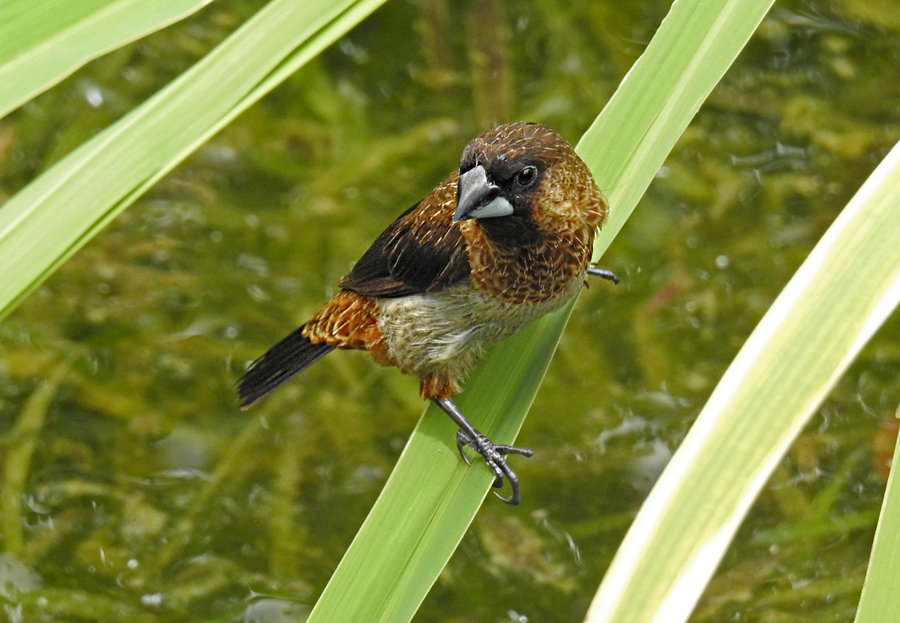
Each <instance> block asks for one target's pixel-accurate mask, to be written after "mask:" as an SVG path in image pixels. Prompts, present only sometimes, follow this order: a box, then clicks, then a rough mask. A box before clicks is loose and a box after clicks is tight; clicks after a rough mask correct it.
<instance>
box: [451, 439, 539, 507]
mask: <svg viewBox="0 0 900 623" xmlns="http://www.w3.org/2000/svg"><path fill="white" fill-rule="evenodd" d="M472 430H473V431H474V432H475V435H474V436H470V435H469V434H467V433H465V432H463V431H462V430H459V431H457V432H456V447H457V449H459V454H460V456H461V457H462V458H463V460H464V461H465V462H466V464H468V465H471V464H472V463H471V461H469V457H467V456H466V453H465V449H464V448H465V446H469V447H470V448H472V449H473V450H474V451H475V452H477V453H478V454H480V455H481V458H482V459H483V460H484V463H485V465H487V466H488V467H489V468H490V469H491V471H492V472H494V485H493V486H494V488H495V489H499V488H500V487H502V486H503V477H504V476H505V477H506V479H507V480H508V481H509V486H510V489H512V493H510V495H509V497H508V498H505V497H503V496H502V495H500V494H499V493H497V492H496V491H495V492H494V495H496V496H497V497H498V498H500V499H501V500H503V501H504V502H506V503H507V504H512V505H513V506H515V505H517V504H518V503H519V501H520V500H521V498H520V497H519V477H518V476H516V473H515V472H514V471H513V470H512V469H511V468H510V466H509V465H507V463H506V459H505V458H504V457H505V455H507V454H520V455H522V456H526V457H530V456H532V455H533V454H534V452H532V451H531V449H530V448H520V447H518V446H509V445H506V444H495V443H494V442H493V441H491V440H490V439H488V438H487V437H486V436H485V435H482V434H481V433H480V432H478V431H477V430H475V429H474V428H473V429H472Z"/></svg>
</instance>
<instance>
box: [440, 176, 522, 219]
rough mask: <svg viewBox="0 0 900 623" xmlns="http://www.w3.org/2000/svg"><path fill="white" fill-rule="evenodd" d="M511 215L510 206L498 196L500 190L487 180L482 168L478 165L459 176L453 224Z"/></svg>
mask: <svg viewBox="0 0 900 623" xmlns="http://www.w3.org/2000/svg"><path fill="white" fill-rule="evenodd" d="M512 213H513V207H512V204H511V203H510V202H509V201H507V200H506V198H505V197H502V196H501V195H500V188H499V187H498V186H496V185H495V184H492V183H491V182H490V181H489V180H488V177H487V173H486V172H485V170H484V167H483V166H481V165H478V166H477V167H475V168H474V169H469V170H468V171H466V172H465V173H463V174H462V175H460V176H459V187H458V188H457V193H456V212H455V213H454V214H453V222H454V223H456V222H459V221H464V220H466V219H470V218H492V217H495V216H509V215H510V214H512Z"/></svg>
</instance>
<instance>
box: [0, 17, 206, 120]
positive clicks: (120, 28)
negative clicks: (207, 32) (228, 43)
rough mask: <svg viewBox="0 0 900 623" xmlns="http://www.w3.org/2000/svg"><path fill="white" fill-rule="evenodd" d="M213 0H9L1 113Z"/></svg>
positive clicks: (1, 28)
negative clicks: (80, 68)
mask: <svg viewBox="0 0 900 623" xmlns="http://www.w3.org/2000/svg"><path fill="white" fill-rule="evenodd" d="M210 2H212V0H154V1H153V2H147V1H145V0H78V2H73V1H72V0H5V1H4V2H3V10H2V18H0V84H2V85H4V86H3V89H0V117H4V116H5V115H6V114H7V113H9V112H10V111H11V110H14V109H15V108H18V107H19V106H21V105H22V104H23V103H25V102H27V101H28V100H30V99H31V98H33V97H34V96H35V95H37V94H38V93H41V92H42V91H45V90H46V89H48V88H50V87H52V86H53V85H54V84H56V83H58V82H59V81H60V80H62V79H63V78H65V77H66V76H68V75H69V74H71V73H72V72H73V71H75V70H76V69H78V68H79V67H81V66H82V65H84V64H85V63H87V62H88V61H90V60H93V59H95V58H97V57H98V56H101V55H103V54H106V53H107V52H110V51H112V50H115V49H116V48H119V47H121V46H123V45H125V44H126V43H129V42H131V41H134V40H136V39H140V38H141V37H143V36H145V35H147V34H149V33H151V32H154V31H156V30H159V29H160V28H164V27H166V26H168V25H169V24H172V23H173V22H176V21H178V20H180V19H183V18H185V17H187V16H188V15H190V14H191V13H194V12H195V11H198V10H199V9H201V8H202V7H204V6H206V5H207V4H209V3H210Z"/></svg>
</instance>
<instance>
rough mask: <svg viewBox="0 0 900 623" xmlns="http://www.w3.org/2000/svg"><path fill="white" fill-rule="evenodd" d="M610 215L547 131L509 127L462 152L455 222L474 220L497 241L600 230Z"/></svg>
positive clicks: (583, 170)
mask: <svg viewBox="0 0 900 623" xmlns="http://www.w3.org/2000/svg"><path fill="white" fill-rule="evenodd" d="M606 214H607V204H606V200H605V199H604V198H603V195H602V194H601V192H600V190H599V189H598V188H597V185H596V184H595V183H594V180H593V178H592V177H591V173H590V171H589V170H588V168H587V166H586V165H585V164H584V162H583V161H582V160H581V158H579V157H578V154H576V153H575V150H574V149H572V146H571V145H569V143H567V142H566V141H565V139H563V138H562V137H561V136H560V135H559V134H557V133H556V132H554V131H553V130H551V129H550V128H548V127H545V126H543V125H540V124H537V123H526V122H524V121H517V122H515V123H508V124H506V125H502V126H499V127H497V128H494V129H493V130H490V131H489V132H485V133H484V134H480V135H478V136H476V137H475V138H473V139H472V140H471V141H470V142H469V144H468V145H467V146H466V148H465V150H463V155H462V159H461V162H460V167H459V181H458V187H457V203H456V211H455V213H454V215H453V220H454V222H459V221H464V220H468V219H476V220H478V222H479V223H480V224H481V226H482V227H484V228H485V231H486V232H488V233H489V234H490V235H491V237H492V238H495V239H496V240H497V241H498V242H501V241H503V239H506V238H509V239H510V241H515V242H519V243H521V242H526V241H527V240H528V239H529V238H535V239H536V238H540V237H542V236H545V235H559V234H561V233H565V232H567V231H572V230H573V229H576V228H583V227H585V226H588V227H592V228H594V227H599V226H600V225H601V224H602V223H603V221H604V220H606Z"/></svg>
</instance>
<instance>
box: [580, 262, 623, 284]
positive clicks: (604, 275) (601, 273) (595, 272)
mask: <svg viewBox="0 0 900 623" xmlns="http://www.w3.org/2000/svg"><path fill="white" fill-rule="evenodd" d="M587 273H588V274H589V275H590V276H591V277H600V278H601V279H606V280H607V281H612V282H613V283H619V278H618V277H616V275H615V273H613V271H611V270H607V269H605V268H597V267H596V266H588V269H587Z"/></svg>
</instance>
